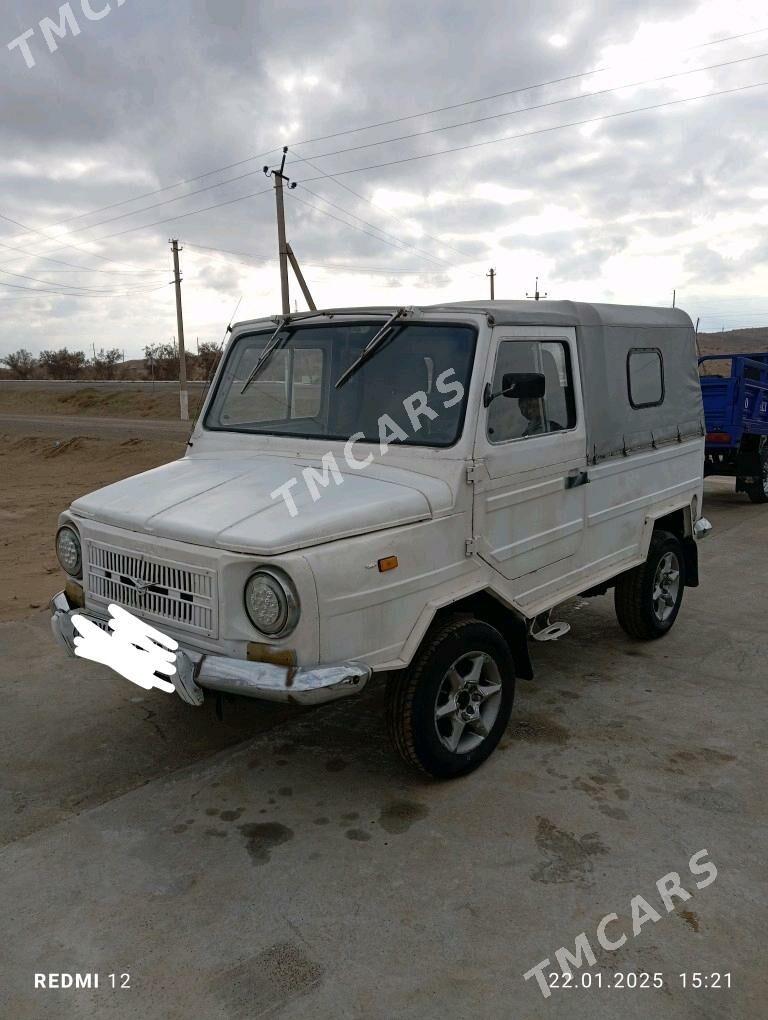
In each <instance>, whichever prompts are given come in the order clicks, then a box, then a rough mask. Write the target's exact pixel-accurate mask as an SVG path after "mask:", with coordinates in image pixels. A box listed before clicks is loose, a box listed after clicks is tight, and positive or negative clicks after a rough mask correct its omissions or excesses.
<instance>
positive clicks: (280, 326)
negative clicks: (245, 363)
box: [240, 315, 292, 396]
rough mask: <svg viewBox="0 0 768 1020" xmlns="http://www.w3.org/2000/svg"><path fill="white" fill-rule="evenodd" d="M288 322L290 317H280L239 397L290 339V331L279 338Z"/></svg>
mask: <svg viewBox="0 0 768 1020" xmlns="http://www.w3.org/2000/svg"><path fill="white" fill-rule="evenodd" d="M290 321H291V317H290V315H284V316H282V318H280V319H279V320H278V323H277V329H276V330H275V332H274V333H273V334H272V336H271V337H270V338H269V340H267V342H266V345H265V347H264V350H263V351H262V352H261V355H260V356H259V359H258V361H257V362H256V364H255V365H254V366H253V370H252V371H251V374H250V375H249V376H248V378H247V379H246V380H245V385H244V386H243V388H242V389H241V390H240V396H242V395H243V394H244V393H245V391H246V390H247V389H248V387H249V386H250V385H251V383H252V382H253V380H254V379H255V378H256V376H257V375H258V374H259V372H260V371H261V370H262V368H264V366H265V365H266V363H267V362H268V361H269V359H270V358H271V357H272V355H273V354H274V352H275V351H276V350H277V349H278V348H280V347H284V346H285V344H286V343H287V342H288V338H289V337H290V335H291V332H292V331H291V330H288V332H286V334H285V336H284V337H282V338H281V337H280V334H281V333H282V331H283V330H284V329H285V327H286V326H287V325H288V323H289V322H290Z"/></svg>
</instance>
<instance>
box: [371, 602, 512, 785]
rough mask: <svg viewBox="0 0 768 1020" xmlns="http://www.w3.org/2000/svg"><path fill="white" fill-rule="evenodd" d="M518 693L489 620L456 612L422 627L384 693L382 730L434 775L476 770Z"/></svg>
mask: <svg viewBox="0 0 768 1020" xmlns="http://www.w3.org/2000/svg"><path fill="white" fill-rule="evenodd" d="M514 694H515V671H514V663H513V661H512V655H511V652H510V650H509V646H508V645H507V642H506V641H505V640H504V638H503V637H502V636H501V634H500V633H499V632H498V631H497V630H496V629H495V628H494V627H491V626H490V625H489V624H487V623H483V622H481V621H480V620H476V619H473V618H471V617H460V618H457V617H454V618H452V619H449V620H447V621H446V622H444V623H443V624H441V625H439V626H437V627H436V628H435V629H434V630H433V631H431V632H430V633H428V634H427V637H426V638H425V640H424V641H423V642H422V646H421V648H420V649H419V651H418V652H417V654H416V656H415V658H414V660H413V662H412V663H411V665H410V667H409V668H408V669H407V670H404V671H403V672H402V673H400V674H399V675H397V676H396V677H395V678H394V679H393V680H392V681H391V682H390V686H389V688H388V692H387V729H388V731H389V735H390V739H391V740H392V742H393V744H394V746H395V749H396V750H397V751H398V753H399V754H400V755H401V757H402V758H403V759H404V760H405V761H406V762H407V763H408V764H409V765H412V766H414V767H415V768H417V769H421V771H422V772H426V773H427V774H428V775H430V776H434V777H435V778H436V779H452V778H454V777H455V776H461V775H466V774H467V773H468V772H472V771H474V769H476V768H477V767H478V766H479V765H482V763H483V762H484V761H485V760H486V758H488V756H489V755H490V754H491V753H492V752H493V750H494V749H495V747H496V745H497V744H498V742H499V740H500V739H501V736H502V734H503V732H504V730H505V729H506V726H507V723H508V721H509V716H510V712H511V711H512V702H513V700H514Z"/></svg>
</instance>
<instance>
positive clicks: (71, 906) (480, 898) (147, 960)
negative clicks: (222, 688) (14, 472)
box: [0, 481, 768, 1020]
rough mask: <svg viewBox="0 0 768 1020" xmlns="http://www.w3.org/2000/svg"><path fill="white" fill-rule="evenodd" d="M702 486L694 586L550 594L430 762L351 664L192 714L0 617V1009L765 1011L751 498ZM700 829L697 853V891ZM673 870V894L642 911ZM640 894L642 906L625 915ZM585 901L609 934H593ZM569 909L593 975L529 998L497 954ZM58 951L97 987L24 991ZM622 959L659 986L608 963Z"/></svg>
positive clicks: (534, 957) (57, 960) (758, 555)
mask: <svg viewBox="0 0 768 1020" xmlns="http://www.w3.org/2000/svg"><path fill="white" fill-rule="evenodd" d="M707 492H708V496H707V505H706V510H705V512H707V514H708V515H709V516H710V517H711V519H712V520H713V523H714V524H715V531H714V532H713V534H712V536H711V537H710V538H709V539H708V540H707V542H706V543H705V544H704V545H703V546H702V560H703V562H702V586H701V587H700V588H699V589H696V590H688V591H687V593H686V597H685V602H684V605H683V610H682V612H681V616H680V618H679V620H678V623H677V624H676V626H675V628H674V629H673V631H672V633H671V634H670V635H669V636H668V637H667V638H666V639H664V640H663V641H661V642H657V643H653V644H641V643H636V642H633V641H630V640H629V639H628V638H626V637H625V635H624V634H623V632H622V631H621V630H620V629H619V628H618V625H617V624H616V623H615V619H614V616H613V611H612V601H611V598H610V597H607V598H601V599H595V600H588V601H587V600H578V601H576V602H573V603H571V604H569V606H568V607H567V608H566V609H564V611H563V613H561V614H560V613H559V614H557V615H558V616H560V617H561V618H566V619H568V620H569V621H570V622H571V624H572V627H573V630H572V633H571V635H570V636H569V637H568V638H566V639H564V640H563V641H561V642H558V643H557V644H553V645H542V646H538V647H536V648H535V649H534V653H535V667H536V671H537V678H536V681H535V682H534V683H521V684H519V687H518V695H517V701H516V706H515V711H514V713H513V721H512V723H511V724H510V728H509V731H508V733H507V735H506V736H505V738H504V740H503V743H502V747H501V748H500V749H499V750H498V751H497V752H496V754H495V755H494V756H493V757H492V758H491V760H490V761H489V762H488V763H487V764H486V766H484V767H483V768H482V769H481V770H480V771H479V772H477V773H475V774H474V775H472V776H469V777H467V778H465V779H462V780H459V781H455V782H452V783H447V784H437V783H433V782H430V781H427V780H426V779H423V778H421V777H419V776H416V775H414V774H412V773H410V772H409V771H407V770H406V769H405V768H404V767H403V766H401V764H400V763H399V761H398V759H396V758H395V757H394V755H393V754H392V752H391V751H390V750H389V747H388V745H387V743H386V740H385V737H384V734H383V732H382V726H381V707H382V694H381V691H380V690H378V689H374V690H372V691H369V692H366V693H365V694H364V695H363V696H362V697H361V698H360V699H359V700H355V699H350V700H349V701H347V702H341V703H337V704H335V705H330V706H327V707H325V708H323V709H319V710H314V711H311V712H309V711H308V712H299V711H298V710H291V709H282V708H281V709H275V708H274V707H272V708H271V707H270V706H263V705H256V704H254V703H246V704H244V705H237V706H233V708H232V709H230V710H229V712H228V715H227V717H226V718H225V722H224V724H219V723H218V722H217V721H216V720H215V719H214V718H213V716H212V713H210V712H209V711H208V710H207V709H200V710H195V709H191V708H187V707H185V706H183V705H182V704H181V703H180V702H179V701H178V699H175V698H172V697H170V696H167V695H164V694H161V693H159V692H152V693H151V694H146V695H145V694H144V692H141V691H139V690H138V689H137V688H132V689H131V688H130V685H128V684H127V683H125V682H124V681H122V680H121V679H120V678H117V677H108V676H107V674H106V672H105V671H103V670H101V669H100V668H99V667H98V666H90V665H80V664H78V665H77V667H75V666H73V665H72V663H70V662H68V660H66V659H65V658H61V657H60V656H59V653H58V651H57V650H56V649H54V647H53V646H52V644H51V642H50V640H49V638H48V634H47V621H46V620H45V619H44V618H43V616H42V615H40V616H37V617H34V618H31V619H30V620H28V621H24V622H23V623H20V624H18V623H17V624H5V625H0V642H1V645H0V685H2V690H3V694H4V699H3V702H4V712H3V715H2V718H1V720H0V726H1V727H2V729H3V731H4V733H3V737H2V741H1V742H0V744H1V746H2V747H3V748H5V749H6V750H4V751H3V752H2V754H3V762H2V763H3V769H2V771H3V787H4V792H3V806H4V810H3V812H2V821H3V830H2V832H3V839H4V841H5V846H4V848H3V849H2V851H0V874H1V875H2V888H3V901H4V904H5V910H4V913H3V916H2V920H0V929H1V930H2V944H3V947H4V962H3V981H2V982H0V1013H2V1015H7V1016H12V1017H14V1018H26V1017H29V1018H38V1017H47V1016H50V1017H56V1018H68V1017H73V1018H74V1017H77V1018H83V1017H87V1018H90V1017H94V1018H95V1017H103V1016H115V1017H120V1018H122V1017H125V1018H128V1017H134V1016H142V1017H151V1018H154V1017H158V1018H159V1017H174V1018H175V1017H179V1018H181V1017H188V1016H200V1017H206V1018H208V1017H211V1018H219V1017H221V1018H225V1017H226V1018H230V1017H257V1016H279V1017H281V1018H283V1017H285V1018H294V1017H296V1018H298V1017H304V1016H307V1015H311V1016H313V1017H318V1018H326V1017H327V1018H332V1017H333V1018H336V1017H374V1018H379V1017H381V1018H389V1017H393V1016H397V1017H413V1018H432V1017H434V1018H438V1017H440V1018H446V1017H450V1018H454V1017H456V1018H464V1017H473V1018H474V1017H488V1018H496V1017H498V1018H507V1017H515V1018H521V1017H526V1018H529V1017H530V1018H533V1017H569V1018H576V1020H579V1018H595V1017H599V1018H603V1017H605V1018H609V1017H610V1018H615V1017H620V1018H624V1017H627V1018H634V1017H638V1018H639V1017H645V1016H647V1015H648V1014H649V1013H654V1014H655V1015H656V1016H659V1017H661V1018H667V1017H669V1018H678V1017H679V1018H684V1017H685V1018H687V1017H691V1018H694V1017H696V1018H702V1017H703V1018H712V1020H715V1018H718V1020H719V1018H722V1017H729V1018H752V1017H758V1016H761V1015H764V1002H765V999H766V993H768V986H767V984H766V968H765V965H764V933H765V922H766V905H767V904H766V900H767V899H768V897H767V896H766V883H765V853H764V847H765V845H766V837H768V825H767V824H766V805H767V803H768V795H767V794H766V789H765V781H764V776H765V768H766V759H767V757H768V755H767V754H766V752H767V743H766V737H765V719H766V700H767V699H766V660H767V658H768V641H767V640H766V629H765V613H766V598H765V577H766V570H767V569H768V543H766V534H767V533H768V507H766V508H763V507H756V506H752V505H751V504H749V503H747V502H745V501H744V499H743V497H736V496H735V494H733V492H732V483H727V482H721V481H709V482H708V483H707ZM702 849H706V850H708V853H709V858H710V859H711V860H713V861H714V862H715V864H716V866H717V868H718V876H717V879H716V880H715V881H714V882H713V883H712V884H711V885H709V886H708V887H706V888H702V889H697V888H696V886H695V884H694V879H693V877H692V876H691V874H690V872H689V867H688V861H689V858H690V857H691V855H692V854H694V853H696V852H697V851H700V850H702ZM671 871H676V872H679V874H680V877H681V884H682V886H683V887H684V888H686V889H687V890H688V891H689V892H690V893H692V896H691V899H689V900H687V901H686V902H685V903H679V904H678V905H677V908H676V909H675V910H674V911H673V912H672V913H669V914H668V913H667V912H666V910H665V909H664V907H663V904H662V903H661V901H660V898H659V895H658V892H657V890H656V886H655V883H656V881H657V880H658V879H660V878H661V877H662V876H664V875H666V874H667V873H669V872H671ZM638 894H640V895H642V896H643V897H644V898H645V899H646V900H647V901H648V903H649V904H650V905H651V906H652V907H653V908H655V910H656V911H657V912H658V913H659V915H660V916H659V919H658V920H656V921H655V923H654V922H653V921H651V922H649V923H647V924H646V925H645V926H644V927H643V928H642V930H641V931H640V934H639V935H638V936H637V937H634V938H633V937H632V936H631V922H630V920H629V913H630V901H631V899H632V897H634V896H636V895H638ZM611 912H613V913H616V914H617V915H618V919H617V920H616V921H614V922H612V925H611V935H612V937H614V938H618V935H619V933H621V932H629V933H630V934H629V938H628V939H627V941H626V943H625V944H624V945H623V946H622V947H621V948H620V949H618V950H617V951H616V952H608V951H606V950H603V949H600V948H599V944H598V943H597V940H596V938H595V930H596V927H597V925H598V923H599V922H600V920H601V918H603V917H604V916H605V915H606V914H608V913H611ZM580 932H586V933H587V935H588V937H589V938H590V942H591V944H592V945H593V946H594V947H595V949H596V951H597V961H596V965H595V966H594V967H592V968H591V971H592V973H593V975H598V974H599V975H601V978H600V979H601V980H602V981H603V983H604V987H603V988H602V989H599V990H598V989H597V988H596V987H595V984H596V981H595V983H593V987H592V988H591V989H589V990H588V989H586V988H581V987H576V988H571V989H568V990H564V989H561V990H556V991H554V992H553V993H552V995H551V997H550V998H548V999H546V1000H545V999H544V998H543V997H542V995H541V993H540V992H539V990H538V987H537V985H536V983H535V981H528V982H525V981H524V980H523V973H524V972H525V971H527V970H529V968H531V967H533V966H534V965H535V964H537V963H538V962H539V961H540V960H542V959H543V958H545V957H549V958H550V959H552V960H553V961H554V953H555V950H556V949H558V948H559V947H561V946H566V947H570V949H571V951H573V947H574V939H575V938H576V936H577V935H578V934H579V933H580ZM552 969H556V968H555V967H554V966H553V968H552ZM58 971H62V972H80V973H82V974H85V973H94V972H98V974H99V975H100V987H99V989H90V990H87V989H86V990H83V989H80V990H71V991H47V990H46V991H43V990H40V989H38V990H37V991H36V990H35V989H34V987H33V985H34V974H35V973H36V972H46V973H47V972H58ZM638 971H648V972H651V973H655V972H659V973H662V974H663V980H664V987H663V988H662V989H659V990H653V989H639V988H638V989H634V990H632V989H618V988H615V987H614V988H610V989H609V988H608V987H605V985H607V984H608V983H611V984H616V983H618V982H617V981H616V980H615V979H614V975H615V974H616V973H617V972H621V973H625V974H626V973H627V972H638ZM683 972H687V973H688V974H689V975H690V974H692V973H693V972H704V973H706V974H710V973H712V972H723V973H725V972H729V973H730V974H731V984H732V987H731V989H730V990H726V989H723V988H721V989H719V990H718V989H707V990H705V989H698V990H694V989H690V988H689V989H687V990H686V989H684V988H683V987H682V981H681V978H680V977H679V975H680V974H681V973H683ZM576 973H577V974H578V973H580V972H578V971H577V972H576ZM110 974H115V975H117V977H116V979H115V980H116V983H117V984H118V986H119V985H120V984H122V983H123V982H124V981H125V979H123V978H121V976H120V975H122V974H129V975H130V977H129V978H128V979H127V981H128V983H129V985H130V987H129V988H120V987H118V988H116V989H112V988H111V986H110V979H109V975H110ZM689 981H690V978H689Z"/></svg>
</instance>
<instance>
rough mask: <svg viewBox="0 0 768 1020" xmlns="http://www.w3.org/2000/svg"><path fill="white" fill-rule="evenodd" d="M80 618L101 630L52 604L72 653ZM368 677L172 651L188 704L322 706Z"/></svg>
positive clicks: (61, 597) (365, 672)
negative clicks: (207, 698)
mask: <svg viewBox="0 0 768 1020" xmlns="http://www.w3.org/2000/svg"><path fill="white" fill-rule="evenodd" d="M75 614H78V615H80V616H84V617H86V618H87V619H89V620H93V622H94V623H97V624H99V625H100V626H102V627H103V626H104V620H103V619H100V618H99V617H96V616H94V615H93V614H92V613H90V612H88V611H87V610H84V609H78V608H76V607H73V606H72V605H71V604H70V601H69V599H68V598H67V596H66V594H65V592H63V591H61V592H59V593H58V594H57V595H54V596H53V598H52V599H51V628H52V630H53V636H54V637H55V638H56V640H57V641H58V643H59V644H60V645H62V647H63V648H65V649H66V651H67V652H68V653H69V654H70V655H72V656H74V654H75V628H74V625H73V623H72V616H73V615H75ZM370 677H371V669H370V667H369V666H365V665H363V664H362V663H359V662H342V663H338V664H334V665H329V666H313V667H311V668H305V667H303V666H275V665H273V664H272V663H269V662H250V661H249V660H247V659H230V658H228V657H227V656H224V655H211V654H203V653H201V652H195V651H193V650H192V649H189V648H182V647H181V646H179V650H178V651H177V652H176V675H175V676H174V677H172V678H171V679H172V680H173V684H174V686H175V688H176V691H177V693H178V695H179V697H181V698H183V700H184V701H186V702H187V703H188V704H190V705H201V704H202V703H203V692H204V690H211V691H222V692H224V693H227V694H242V695H245V696H246V697H249V698H261V699H262V700H264V701H282V702H289V703H293V704H297V705H321V704H323V703H325V702H327V701H336V700H338V699H339V698H346V697H348V696H349V695H350V694H358V693H359V692H360V691H362V689H363V688H364V687H365V685H366V684H367V682H368V680H369V679H370Z"/></svg>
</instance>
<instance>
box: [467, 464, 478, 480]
mask: <svg viewBox="0 0 768 1020" xmlns="http://www.w3.org/2000/svg"><path fill="white" fill-rule="evenodd" d="M480 466H481V465H480V464H467V484H468V485H474V484H475V482H478V481H479V480H480Z"/></svg>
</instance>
